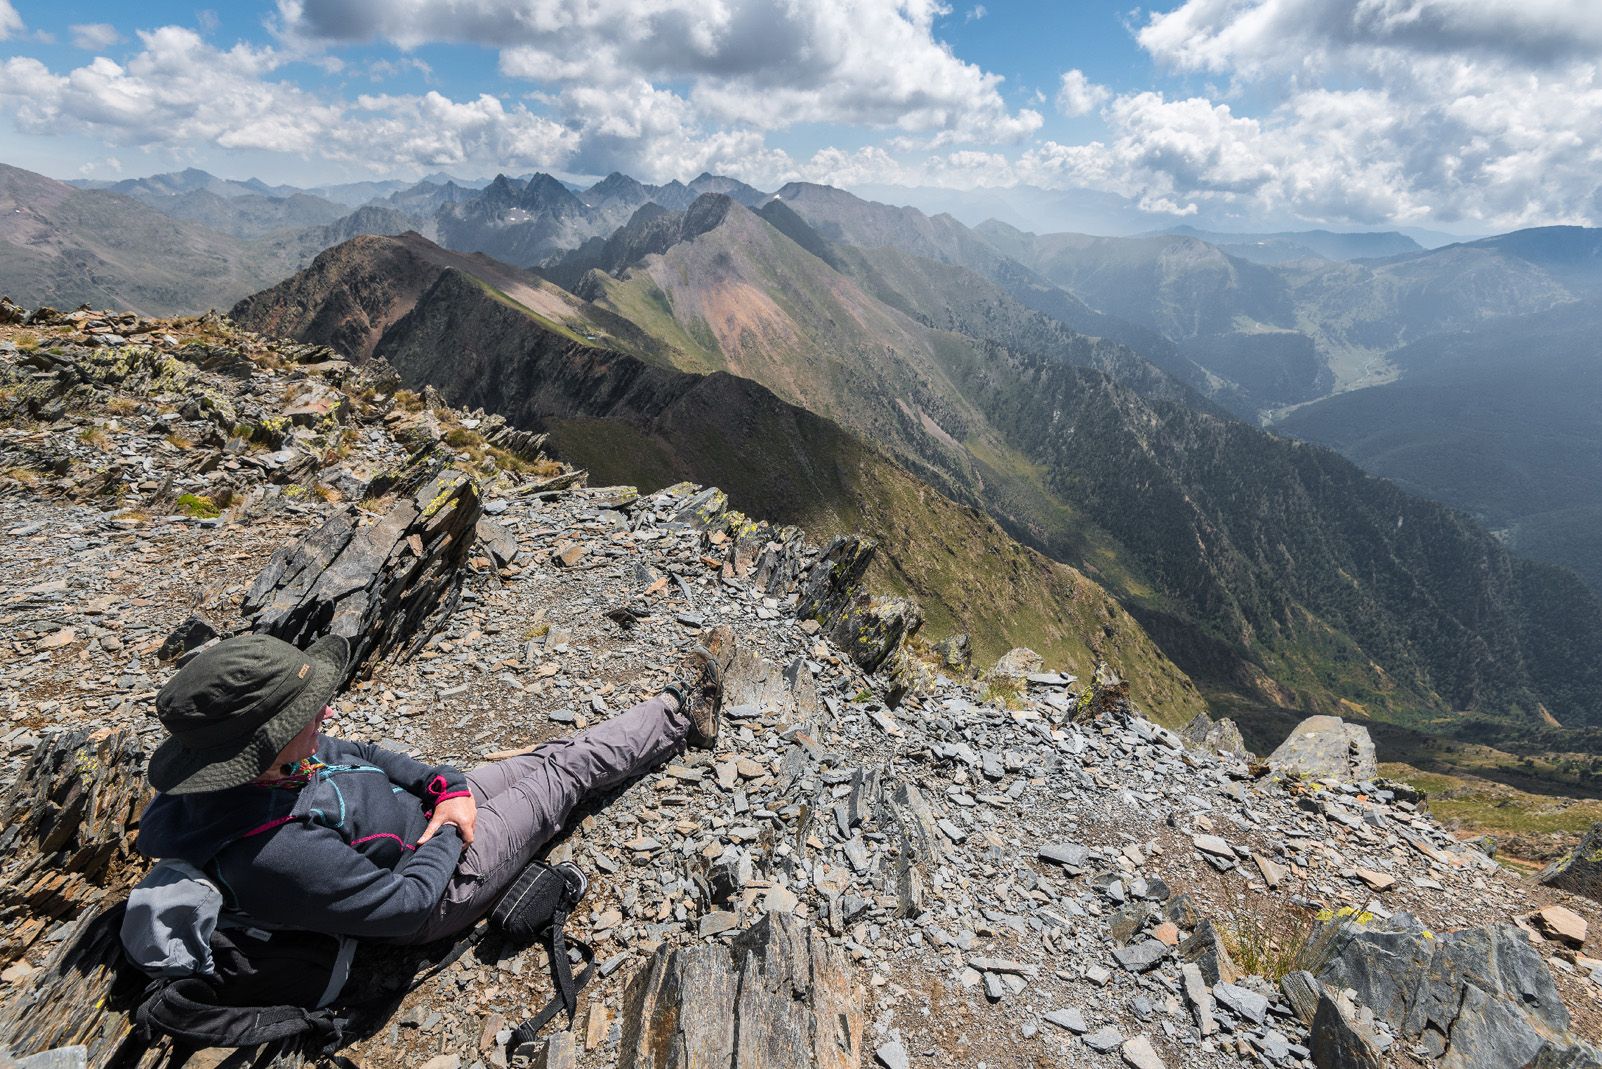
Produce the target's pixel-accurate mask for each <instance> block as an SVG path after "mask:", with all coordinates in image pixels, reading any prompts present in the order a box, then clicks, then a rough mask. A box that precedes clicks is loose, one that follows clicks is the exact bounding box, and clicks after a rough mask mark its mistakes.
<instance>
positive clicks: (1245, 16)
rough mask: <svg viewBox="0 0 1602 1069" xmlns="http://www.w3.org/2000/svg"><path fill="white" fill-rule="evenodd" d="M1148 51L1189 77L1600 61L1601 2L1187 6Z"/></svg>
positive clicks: (1326, 0) (1266, 0)
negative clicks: (1434, 60) (1349, 63)
mask: <svg viewBox="0 0 1602 1069" xmlns="http://www.w3.org/2000/svg"><path fill="white" fill-rule="evenodd" d="M1137 38H1138V40H1139V41H1140V44H1141V46H1142V47H1144V48H1145V49H1146V50H1147V51H1149V52H1151V53H1152V55H1153V56H1155V57H1157V58H1158V59H1160V60H1162V61H1164V62H1166V63H1171V64H1173V65H1174V66H1175V67H1178V68H1180V69H1183V70H1206V71H1215V72H1231V73H1240V74H1244V75H1247V76H1254V75H1256V74H1258V73H1260V72H1262V71H1264V70H1290V69H1297V68H1300V69H1317V68H1319V67H1321V66H1325V65H1328V64H1329V63H1330V62H1331V61H1332V60H1336V59H1340V58H1342V57H1344V58H1347V59H1350V58H1352V57H1354V56H1364V55H1366V56H1368V57H1373V55H1374V53H1375V51H1376V50H1380V51H1384V52H1411V53H1418V54H1433V55H1440V56H1457V57H1467V58H1476V59H1493V60H1495V59H1500V60H1508V61H1513V62H1516V63H1519V64H1521V65H1547V64H1553V63H1562V62H1567V61H1570V60H1582V61H1589V60H1594V59H1595V58H1596V57H1597V55H1598V53H1599V52H1602V4H1598V3H1596V2H1595V0H1356V2H1354V0H1187V2H1186V3H1183V4H1181V5H1180V6H1179V7H1177V8H1175V9H1174V10H1172V11H1169V12H1167V13H1163V12H1158V13H1155V14H1153V15H1152V16H1151V18H1150V20H1149V21H1148V22H1147V24H1146V26H1145V27H1143V28H1142V29H1141V30H1140V32H1139V34H1138V35H1137Z"/></svg>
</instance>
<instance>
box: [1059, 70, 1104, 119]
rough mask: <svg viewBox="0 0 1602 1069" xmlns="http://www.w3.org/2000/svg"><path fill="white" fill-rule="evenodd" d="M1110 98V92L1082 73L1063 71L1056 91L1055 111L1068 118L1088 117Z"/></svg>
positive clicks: (1079, 71) (1078, 71)
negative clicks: (1059, 85) (1060, 82)
mask: <svg viewBox="0 0 1602 1069" xmlns="http://www.w3.org/2000/svg"><path fill="white" fill-rule="evenodd" d="M1111 96H1112V90H1110V89H1108V88H1107V87H1106V86H1104V85H1097V84H1096V83H1095V82H1093V81H1091V80H1090V79H1089V78H1086V77H1085V72H1084V71H1081V70H1071V71H1065V72H1064V73H1063V76H1062V87H1061V88H1060V89H1058V90H1057V110H1058V111H1060V112H1062V113H1063V114H1064V115H1067V116H1070V117H1076V116H1080V115H1089V114H1090V113H1091V112H1093V111H1095V110H1096V109H1097V108H1099V107H1101V106H1102V105H1103V104H1105V103H1107V100H1108V99H1109V98H1110V97H1111Z"/></svg>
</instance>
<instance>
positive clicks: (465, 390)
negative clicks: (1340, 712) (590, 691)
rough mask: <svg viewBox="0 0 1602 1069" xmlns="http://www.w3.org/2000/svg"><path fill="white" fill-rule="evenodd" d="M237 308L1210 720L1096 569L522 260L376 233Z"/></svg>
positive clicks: (986, 638)
mask: <svg viewBox="0 0 1602 1069" xmlns="http://www.w3.org/2000/svg"><path fill="white" fill-rule="evenodd" d="M720 199H725V200H726V198H720ZM536 309H537V310H536ZM233 316H234V318H235V319H236V320H237V321H238V322H240V323H242V324H245V325H248V326H250V327H251V328H252V329H258V330H263V331H274V332H282V333H285V334H289V335H291V336H293V337H296V338H301V339H304V340H309V341H319V342H324V343H328V344H332V345H335V346H336V347H338V348H340V349H341V350H342V351H344V352H346V353H347V354H349V355H351V356H353V357H355V358H358V359H361V358H366V357H373V356H376V357H382V358H384V359H386V360H388V361H389V363H390V364H392V365H393V366H394V367H395V368H396V369H397V370H399V371H400V372H401V373H402V374H403V375H404V376H406V377H407V379H408V380H409V381H411V382H413V383H415V384H418V385H421V384H423V383H430V384H433V385H435V386H437V387H438V388H439V389H440V390H441V392H442V393H444V394H445V396H446V397H448V398H450V399H451V400H452V402H453V403H457V404H463V405H470V406H482V407H484V408H486V409H490V410H492V411H498V412H501V413H504V414H505V415H507V416H508V417H509V418H511V419H513V420H514V421H516V422H518V423H520V424H522V425H524V426H529V427H534V428H538V429H543V430H547V431H549V432H550V433H551V434H552V436H553V441H554V442H555V443H556V444H557V446H558V447H559V450H560V452H561V453H562V454H563V455H564V456H566V457H568V458H570V459H572V460H573V461H574V462H576V463H579V464H581V465H583V466H584V467H587V468H589V469H590V470H591V472H592V473H593V477H594V480H595V481H597V482H628V483H634V484H636V485H640V486H642V487H647V488H654V487H657V486H662V485H668V484H670V483H673V482H676V481H679V480H681V479H686V478H689V479H695V480H697V481H702V482H709V483H715V484H717V485H719V486H721V487H723V488H724V489H725V490H726V491H727V492H728V493H729V495H730V497H731V499H732V500H733V501H734V502H735V504H736V505H738V506H740V507H743V508H746V509H748V510H750V511H751V512H752V513H753V514H755V515H761V516H763V517H766V518H770V519H773V520H776V521H779V522H794V523H800V524H805V525H806V526H807V528H808V530H810V531H812V532H813V533H814V534H816V535H826V534H831V533H841V532H844V531H849V530H857V531H862V532H864V533H867V534H869V535H870V536H873V537H875V538H877V539H879V540H880V542H881V545H882V548H881V554H880V555H881V557H882V558H883V559H882V561H881V562H880V563H878V564H876V565H875V568H876V569H877V570H876V572H875V573H874V577H875V579H876V580H877V582H879V583H880V584H881V585H882V586H885V587H888V588H890V589H893V590H896V591H900V592H905V593H910V594H913V595H914V596H916V597H917V598H918V599H919V601H920V603H922V604H923V605H924V607H925V610H926V612H927V613H928V615H929V627H930V629H931V630H932V631H933V632H934V633H935V635H937V636H938V635H940V634H945V633H950V632H952V631H956V630H967V631H969V632H970V633H971V634H972V636H973V640H974V644H975V647H976V648H977V649H978V650H979V651H981V654H982V655H983V656H988V657H994V656H997V655H999V654H1000V653H1001V652H1003V651H1004V650H1005V649H1007V648H1008V647H1009V646H1011V645H1013V644H1017V643H1024V642H1027V643H1030V644H1031V645H1033V646H1034V647H1035V648H1036V649H1038V650H1040V651H1041V652H1042V653H1045V654H1046V655H1047V656H1048V657H1051V658H1053V659H1055V660H1059V661H1061V662H1063V663H1066V664H1070V665H1072V666H1074V667H1075V668H1076V670H1080V671H1084V670H1086V669H1088V668H1089V667H1090V665H1091V664H1092V663H1093V660H1094V657H1095V656H1097V655H1098V654H1099V655H1104V656H1106V657H1107V658H1108V660H1109V661H1111V662H1113V663H1114V664H1116V665H1117V666H1118V667H1119V670H1120V671H1122V672H1124V673H1126V675H1128V676H1129V677H1130V678H1131V681H1132V683H1133V685H1134V686H1135V688H1136V690H1137V692H1139V693H1140V694H1141V695H1142V696H1143V697H1144V698H1145V700H1147V701H1148V702H1149V703H1150V704H1151V706H1152V708H1154V709H1157V710H1160V711H1161V712H1162V713H1163V715H1164V716H1165V717H1167V718H1169V719H1170V720H1176V721H1177V720H1180V719H1183V718H1187V717H1189V716H1190V715H1193V714H1194V713H1195V712H1196V711H1198V710H1199V709H1200V708H1201V700H1200V697H1199V695H1198V694H1197V692H1196V690H1195V688H1194V686H1193V685H1192V684H1191V683H1190V682H1189V680H1188V679H1187V678H1185V675H1184V673H1183V672H1181V671H1180V670H1179V669H1177V668H1176V667H1175V666H1174V665H1173V664H1172V662H1170V661H1169V660H1168V659H1167V658H1166V657H1164V656H1163V655H1162V654H1161V653H1160V652H1159V651H1158V650H1157V649H1156V647H1155V646H1154V645H1153V644H1152V643H1151V642H1150V640H1149V639H1148V638H1147V637H1146V636H1145V634H1144V632H1143V631H1142V630H1141V629H1140V627H1139V626H1138V625H1137V624H1136V623H1135V622H1134V621H1133V619H1132V618H1131V617H1130V616H1129V615H1128V614H1127V613H1126V612H1124V610H1123V609H1122V608H1121V607H1120V606H1119V605H1118V603H1117V602H1116V601H1115V600H1114V599H1113V598H1112V597H1110V596H1109V595H1108V594H1107V593H1106V592H1105V591H1103V590H1102V589H1101V588H1100V587H1099V586H1098V585H1097V584H1096V583H1094V582H1092V581H1091V580H1090V579H1088V578H1086V577H1085V576H1084V575H1083V574H1081V573H1080V572H1078V571H1076V570H1074V569H1073V568H1071V567H1068V566H1066V565H1063V564H1059V563H1057V562H1055V561H1051V560H1048V559H1047V558H1046V557H1044V556H1042V555H1041V554H1039V553H1036V552H1034V551H1032V550H1029V549H1026V548H1024V547H1023V546H1020V545H1019V544H1018V543H1016V542H1015V541H1014V540H1013V539H1011V538H1010V537H1008V536H1007V534H1006V533H1005V532H1004V531H1003V530H1002V529H1001V528H1000V527H998V526H997V525H996V523H995V522H994V521H992V520H991V519H989V518H988V517H987V516H985V515H984V514H983V513H981V512H979V511H977V510H973V509H968V508H963V507H961V506H959V505H957V504H954V503H952V502H951V501H949V500H947V499H946V498H945V497H943V496H941V495H940V494H938V493H936V492H934V491H933V490H931V489H930V488H929V487H928V486H926V485H924V484H922V483H920V482H919V481H918V480H916V479H915V478H913V477H911V476H910V475H908V474H907V473H906V472H905V471H903V470H902V469H901V468H899V467H897V466H896V465H895V464H892V463H890V462H889V461H888V460H887V459H886V458H885V457H884V456H883V455H882V454H881V453H880V452H879V451H878V450H876V449H875V448H873V447H871V446H869V445H867V444H865V443H864V442H862V441H861V440H859V439H858V438H856V437H854V436H852V435H851V434H849V433H847V432H846V431H844V430H842V429H841V428H840V427H839V426H837V425H836V424H834V423H832V422H831V421H829V420H827V419H823V418H820V417H819V416H817V415H815V414H813V413H811V412H809V411H807V410H806V409H804V408H800V407H797V406H794V405H791V404H787V403H785V402H784V401H782V400H781V399H779V398H778V397H776V396H774V394H773V393H772V392H771V391H769V390H767V389H766V388H764V387H763V386H761V385H759V384H757V383H755V382H753V381H751V380H749V379H745V378H739V377H735V376H732V375H728V374H712V375H701V374H687V373H685V372H683V371H680V370H677V369H675V368H674V367H672V366H669V364H668V362H667V360H665V359H662V358H661V355H660V350H658V351H655V352H653V351H652V346H653V345H656V344H657V343H655V342H653V341H652V340H651V339H649V338H645V337H643V336H641V335H638V333H637V332H636V333H635V334H634V335H633V336H631V335H630V332H631V331H634V330H635V328H633V327H632V325H631V324H629V323H627V322H626V321H622V320H620V319H618V318H617V317H616V316H615V315H613V314H612V313H610V312H608V311H607V310H605V309H602V308H596V307H594V306H591V305H586V304H584V303H583V302H581V301H578V300H576V299H575V298H573V297H572V296H571V295H569V294H567V293H565V292H563V291H561V290H558V289H557V288H556V287H554V286H552V285H550V284H549V283H547V282H544V281H543V280H540V279H536V278H533V277H532V276H529V275H526V274H524V273H523V272H520V271H518V270H517V269H515V268H510V267H508V266H506V265H503V264H495V263H493V262H490V261H488V260H487V259H485V258H483V257H465V256H461V255H459V254H455V253H450V252H448V251H446V250H442V249H439V248H437V247H436V246H433V245H432V244H431V243H429V242H427V241H425V240H424V239H422V238H421V237H419V236H417V235H405V236H403V237H401V238H394V239H390V238H382V239H380V238H363V239H358V240H356V241H353V242H350V243H348V244H346V245H344V246H341V247H339V248H336V249H331V250H329V251H328V252H327V253H324V254H323V255H322V256H320V257H318V259H317V261H316V262H315V263H314V264H313V265H312V267H311V268H309V269H308V270H307V271H305V272H302V273H301V274H300V275H297V276H296V277H294V278H291V279H289V280H287V281H286V282H284V283H282V284H281V285H279V286H277V287H274V288H273V289H271V290H268V291H265V292H263V293H261V294H258V295H256V296H255V297H252V298H251V299H249V300H247V301H245V302H242V303H241V304H240V305H239V306H238V307H236V308H235V309H234V312H233ZM627 346H633V347H634V351H633V352H625V351H622V349H623V348H624V347H627ZM672 355H673V356H674V357H675V358H676V357H677V354H672Z"/></svg>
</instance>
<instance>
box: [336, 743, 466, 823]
mask: <svg viewBox="0 0 1602 1069" xmlns="http://www.w3.org/2000/svg"><path fill="white" fill-rule="evenodd" d="M328 743H333V744H334V745H333V746H329V747H327V748H328V749H330V750H333V751H335V752H339V751H345V752H349V753H353V754H355V756H356V757H357V758H358V759H360V760H362V761H366V762H367V763H368V764H370V765H373V766H375V767H377V768H381V769H383V770H384V774H385V775H386V776H388V777H389V781H390V782H391V783H393V784H395V785H396V786H399V787H404V788H406V790H407V791H408V792H410V793H411V794H413V795H416V796H417V797H418V798H421V799H422V800H423V810H424V811H425V812H428V813H432V812H433V810H434V807H435V806H437V805H439V803H441V802H444V801H448V800H449V799H452V798H470V797H472V792H470V791H469V790H468V789H467V777H466V776H465V775H463V774H462V773H461V772H459V771H458V770H456V769H455V768H453V767H451V766H450V765H425V764H423V763H422V762H421V761H419V760H417V759H416V758H414V757H411V756H410V755H408V754H403V753H397V752H395V751H394V750H386V749H384V748H383V747H382V746H379V745H376V744H375V743H371V742H355V741H353V740H351V739H329V738H327V737H324V738H320V739H319V740H318V746H319V749H322V748H324V747H325V746H326V744H328Z"/></svg>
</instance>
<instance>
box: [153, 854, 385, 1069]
mask: <svg viewBox="0 0 1602 1069" xmlns="http://www.w3.org/2000/svg"><path fill="white" fill-rule="evenodd" d="M122 945H123V952H124V954H125V955H126V956H127V958H128V960H129V961H130V962H132V963H133V965H134V966H135V967H136V968H138V969H139V970H140V971H142V972H144V973H145V974H146V975H148V976H150V977H152V981H151V983H150V985H149V986H148V987H147V988H146V989H145V994H144V997H143V999H142V1000H141V1002H140V1005H139V1007H138V1008H137V1009H136V1010H135V1011H134V1020H135V1022H136V1023H137V1025H138V1026H139V1028H140V1030H141V1031H142V1032H143V1033H144V1034H145V1035H146V1037H151V1036H154V1035H155V1034H156V1033H158V1032H164V1033H167V1034H169V1035H172V1036H175V1037H177V1038H180V1039H186V1040H189V1041H192V1042H194V1043H198V1044H201V1045H203V1046H210V1047H250V1046H255V1045H257V1044H259V1043H271V1042H276V1041H278V1040H281V1039H287V1038H290V1037H292V1036H299V1035H303V1034H308V1033H309V1034H312V1035H313V1036H315V1037H316V1038H320V1039H322V1040H324V1041H325V1042H326V1043H327V1044H328V1045H330V1046H332V1045H334V1044H336V1043H337V1042H338V1040H339V1038H340V1035H341V1034H342V1032H343V1030H344V1027H345V1025H346V1023H347V1021H346V1020H345V1019H344V1018H341V1017H340V1016H338V1015H337V1014H336V1013H335V1011H334V1010H333V1009H332V1008H331V1006H332V1004H333V1002H334V1000H335V999H337V998H338V997H339V993H340V991H341V990H343V988H344V986H345V981H346V979H348V978H349V976H350V967H351V962H352V960H353V959H354V957H355V954H356V940H354V939H351V938H348V937H345V936H334V935H325V934H323V933H321V932H305V931H291V930H287V929H281V930H268V929H264V928H259V927H256V926H254V925H252V924H251V923H250V921H249V920H248V918H245V917H244V916H243V915H241V914H234V913H228V912H226V911H224V910H223V909H222V892H221V891H220V890H218V888H217V885H216V884H215V883H213V882H212V881H211V879H210V878H209V877H208V876H207V875H206V874H205V873H204V872H202V871H201V870H200V869H198V868H196V867H194V866H193V865H190V864H188V863H186V862H183V861H177V860H172V859H169V860H166V861H161V862H158V863H157V864H156V865H155V867H154V868H152V869H151V870H150V872H149V874H148V875H146V876H145V878H144V879H143V880H141V881H140V882H139V885H138V886H137V887H135V888H134V889H133V892H132V893H131V894H130V895H129V896H128V905H127V908H126V910H125V911H124V913H123V922H122Z"/></svg>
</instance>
